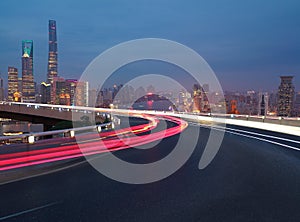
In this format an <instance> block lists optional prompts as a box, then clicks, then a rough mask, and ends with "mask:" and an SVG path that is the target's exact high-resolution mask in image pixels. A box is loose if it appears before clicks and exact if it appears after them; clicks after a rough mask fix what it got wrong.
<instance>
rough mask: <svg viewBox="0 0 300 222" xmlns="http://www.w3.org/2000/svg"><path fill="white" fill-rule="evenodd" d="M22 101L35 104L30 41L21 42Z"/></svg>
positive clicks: (31, 44)
mask: <svg viewBox="0 0 300 222" xmlns="http://www.w3.org/2000/svg"><path fill="white" fill-rule="evenodd" d="M22 101H23V102H35V86H34V79H33V41H32V40H23V41H22Z"/></svg>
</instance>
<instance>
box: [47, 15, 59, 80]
mask: <svg viewBox="0 0 300 222" xmlns="http://www.w3.org/2000/svg"><path fill="white" fill-rule="evenodd" d="M54 77H57V36H56V21H54V20H49V54H48V71H47V82H48V83H51V82H52V81H53V78H54Z"/></svg>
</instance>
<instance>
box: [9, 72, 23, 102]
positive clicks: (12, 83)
mask: <svg viewBox="0 0 300 222" xmlns="http://www.w3.org/2000/svg"><path fill="white" fill-rule="evenodd" d="M7 74H8V75H7V76H8V81H7V85H8V89H7V91H8V92H7V100H8V101H10V102H12V101H14V93H16V92H18V89H19V81H18V69H17V68H15V67H8V72H7ZM19 93H20V91H19Z"/></svg>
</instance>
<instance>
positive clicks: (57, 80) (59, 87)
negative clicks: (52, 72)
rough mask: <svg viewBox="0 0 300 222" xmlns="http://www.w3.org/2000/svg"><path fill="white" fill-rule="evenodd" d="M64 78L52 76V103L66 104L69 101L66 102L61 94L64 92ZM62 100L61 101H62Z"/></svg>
mask: <svg viewBox="0 0 300 222" xmlns="http://www.w3.org/2000/svg"><path fill="white" fill-rule="evenodd" d="M66 91H67V90H66V80H65V79H64V78H62V77H53V81H52V83H51V103H52V104H54V105H66V104H67V103H68V104H69V103H70V102H66V101H65V99H64V100H62V98H66V97H65V96H63V95H64V94H66ZM62 101H63V102H62Z"/></svg>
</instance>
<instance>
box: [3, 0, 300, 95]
mask: <svg viewBox="0 0 300 222" xmlns="http://www.w3.org/2000/svg"><path fill="white" fill-rule="evenodd" d="M52 2H53V1H51V3H52ZM89 3H93V4H95V5H97V6H98V4H99V5H101V6H102V7H100V8H101V10H100V11H99V12H98V13H91V12H87V11H86V10H85V8H86V7H85V6H86V5H88V3H85V4H81V3H74V4H73V6H72V7H73V8H72V10H70V12H68V11H66V12H65V11H64V13H63V12H62V8H64V6H66V5H67V4H68V2H64V3H59V4H58V5H57V7H56V10H51V7H50V2H47V1H46V2H43V3H34V4H33V2H31V1H28V4H26V5H24V7H25V8H24V9H23V8H22V10H26V11H27V12H30V11H33V10H34V11H35V12H36V10H38V11H39V12H38V13H35V16H31V17H28V18H24V17H22V18H21V14H22V13H17V12H18V11H19V8H16V13H15V14H14V15H11V14H7V13H6V12H5V13H4V14H2V15H1V17H2V18H3V19H4V20H5V21H6V22H5V23H4V26H3V27H2V28H1V29H3V32H2V33H3V34H2V35H1V36H0V39H1V42H2V43H4V44H3V46H4V47H3V50H2V52H3V53H2V54H1V55H0V57H1V59H0V61H1V62H0V72H1V73H2V77H4V76H5V75H6V70H7V67H8V66H14V67H17V68H18V69H19V70H20V65H21V64H20V61H19V60H18V58H17V52H16V51H18V49H19V47H20V41H21V40H22V39H26V38H27V39H33V40H34V44H35V45H34V48H35V52H34V53H35V55H34V58H35V62H34V70H35V73H34V76H35V79H36V82H37V83H39V82H42V81H45V80H46V79H45V78H46V75H47V61H48V59H47V56H48V50H47V42H48V35H47V32H46V30H47V21H48V20H49V19H50V20H51V19H55V20H56V21H57V22H58V30H59V34H58V42H59V45H60V48H59V50H58V53H59V57H60V60H59V63H58V65H59V67H60V68H59V75H61V76H64V77H66V78H79V77H80V75H81V73H82V72H83V70H84V68H85V67H86V66H87V65H88V64H89V62H91V60H92V59H93V58H94V57H95V56H97V55H98V54H100V53H101V52H103V51H104V50H106V49H108V48H110V47H112V46H114V45H116V44H118V43H121V42H123V41H128V40H131V39H136V38H143V37H156V38H167V39H171V40H174V41H178V42H180V43H183V44H186V45H187V46H189V47H191V48H192V49H194V50H196V51H197V52H198V53H199V54H200V55H201V56H203V58H204V59H206V61H207V62H208V63H209V64H210V65H211V67H212V69H213V70H214V71H215V73H216V75H217V77H218V78H219V80H220V82H221V84H222V87H223V89H224V90H231V91H234V90H237V91H239V90H241V89H246V90H247V89H249V90H250V89H254V90H258V91H259V90H261V91H270V90H277V87H278V85H279V83H280V79H279V76H281V75H293V76H295V79H294V85H295V86H296V91H299V86H300V79H299V78H297V76H298V71H299V70H300V65H299V63H298V61H299V59H300V55H299V51H300V50H298V49H299V47H300V44H299V43H300V40H299V39H298V38H296V36H297V34H298V29H297V27H298V23H299V22H298V21H299V20H300V19H297V16H298V15H296V13H295V12H296V11H297V7H298V5H297V4H295V3H294V1H288V2H285V3H283V2H277V3H274V4H272V5H271V6H270V5H269V4H268V3H267V2H264V3H261V2H257V1H254V2H252V3H247V4H245V3H243V4H242V3H239V2H235V1H233V2H232V3H234V4H232V6H231V7H229V6H226V5H224V3H222V2H220V3H219V4H217V5H215V4H214V3H206V4H205V5H203V6H204V7H200V6H202V5H201V1H199V2H198V1H194V2H193V4H187V3H186V4H183V3H179V2H174V3H173V4H172V5H170V4H167V3H166V2H164V1H160V2H159V4H158V5H155V4H153V5H148V4H146V3H145V2H142V3H144V4H142V3H141V5H140V6H136V5H135V4H134V2H130V3H126V4H125V3H122V2H119V4H116V5H112V3H108V2H105V3H97V2H89ZM1 4H3V6H4V7H6V8H7V9H9V8H11V7H13V3H9V2H1ZM124 4H125V6H126V7H125V8H123V6H124ZM267 5H268V7H267ZM146 6H147V7H146ZM197 6H199V7H197ZM217 6H218V7H217ZM247 7H248V9H252V10H253V11H252V12H255V15H256V16H255V18H254V17H253V16H252V15H253V14H252V13H250V12H249V13H248V11H247V10H246V9H247ZM95 8H99V7H95ZM111 8H114V9H115V10H114V11H113V12H112V10H109V12H110V13H108V11H105V9H111ZM128 8H132V9H136V12H135V13H133V14H132V15H130V13H129V12H128V10H126V9H128ZM220 8H221V9H220ZM239 9H240V10H241V11H242V12H244V14H242V13H240V12H239V13H237V12H236V11H238V10H239ZM90 10H92V11H93V9H90ZM180 10H183V11H185V12H186V11H190V13H189V14H188V15H187V13H185V15H186V17H184V18H183V17H182V16H180ZM7 11H10V10H7ZM71 11H72V12H71ZM131 11H135V10H131ZM249 11H251V10H249ZM79 12H81V13H80V14H81V15H85V16H84V18H83V17H81V18H78V16H77V14H78V13H79ZM147 12H152V14H153V12H155V13H156V14H155V15H156V16H158V17H159V18H160V19H157V18H155V17H154V16H153V15H151V13H147ZM213 12H214V13H217V14H218V15H219V19H220V18H223V22H224V26H223V25H222V24H221V21H219V20H214V18H213V16H212V15H211V13H213ZM230 12H236V14H233V15H231V16H227V15H228V14H230ZM16 14H20V16H16ZM91 14H94V16H91ZM177 14H179V17H178V18H176V16H175V15H177ZM250 14H251V16H250ZM116 15H119V16H120V17H122V19H119V17H118V16H117V17H116ZM205 16H208V17H205ZM262 16H265V18H264V20H263V21H264V22H261V18H262ZM256 17H257V18H256ZM204 18H205V19H204ZM237 19H240V21H238V20H237ZM139 20H140V21H139ZM278 22H279V25H275V24H278ZM25 23H26V24H27V25H26V28H25V26H24V24H25ZM74 24H76V26H74ZM107 24H110V25H109V26H108V25H107ZM172 24H178V25H177V26H176V28H174V26H172ZM149 26H153V27H152V28H151V27H150V28H149ZM10 27H14V28H13V30H11V29H10ZM74 27H75V28H74ZM29 30H30V31H29ZM89 30H92V31H93V32H89ZM231 31H232V32H233V33H234V34H233V33H232V34H230V32H231ZM220 34H221V35H220ZM218 36H219V37H218ZM74 61H80V62H74ZM125 74H126V76H130V75H131V73H130V71H126V72H125ZM174 75H178V74H176V73H174ZM4 79H5V80H6V78H4ZM258 80H259V81H258ZM123 82H124V81H123V80H122V79H121V80H120V82H117V84H120V83H123Z"/></svg>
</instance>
